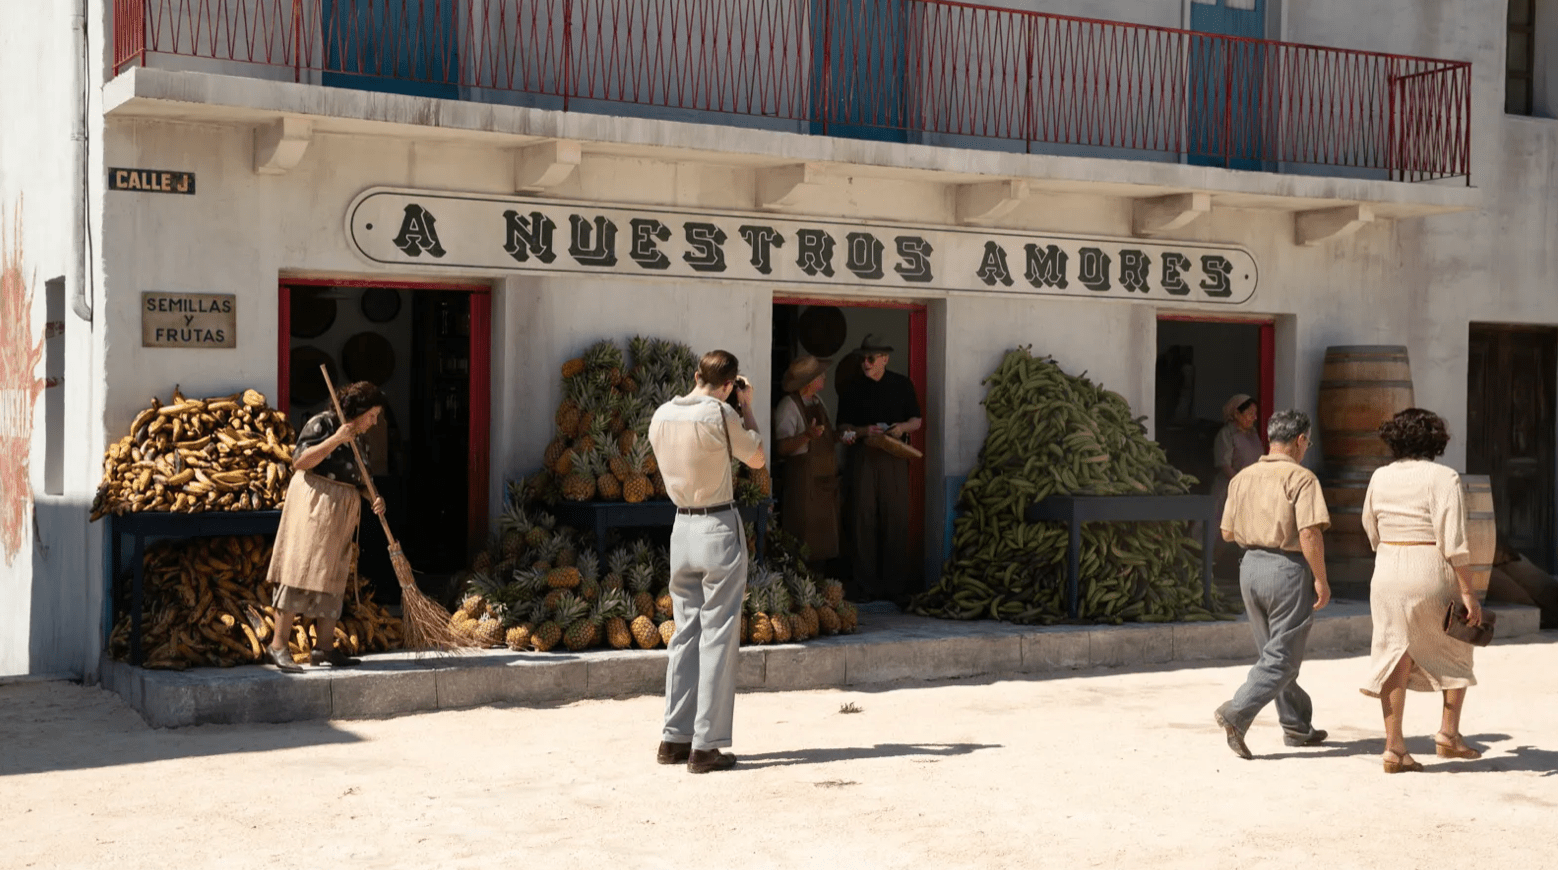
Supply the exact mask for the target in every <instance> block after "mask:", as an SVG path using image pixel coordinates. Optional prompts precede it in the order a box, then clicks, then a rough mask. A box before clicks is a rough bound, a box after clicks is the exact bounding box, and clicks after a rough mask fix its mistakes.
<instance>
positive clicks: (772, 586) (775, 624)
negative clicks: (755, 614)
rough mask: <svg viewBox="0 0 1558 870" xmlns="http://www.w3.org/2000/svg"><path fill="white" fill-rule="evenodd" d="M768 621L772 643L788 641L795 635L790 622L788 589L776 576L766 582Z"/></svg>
mask: <svg viewBox="0 0 1558 870" xmlns="http://www.w3.org/2000/svg"><path fill="white" fill-rule="evenodd" d="M768 622H769V623H770V625H771V627H772V628H773V632H774V643H789V642H790V640H791V639H792V638H794V637H795V631H794V629H793V628H792V627H791V624H790V591H789V590H788V589H786V588H785V585H784V582H783V581H782V580H781V579H779V577H777V576H776V577H775V578H774V580H773V582H771V583H769V584H768Z"/></svg>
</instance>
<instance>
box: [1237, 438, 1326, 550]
mask: <svg viewBox="0 0 1558 870" xmlns="http://www.w3.org/2000/svg"><path fill="white" fill-rule="evenodd" d="M1330 526H1331V514H1330V512H1329V511H1327V510H1326V509H1325V496H1323V495H1321V493H1320V481H1319V479H1318V478H1316V477H1315V474H1314V472H1312V471H1310V470H1309V469H1307V468H1305V467H1304V466H1302V465H1299V464H1298V463H1297V462H1294V461H1293V459H1292V458H1291V457H1288V456H1284V455H1282V454H1280V453H1279V454H1270V453H1268V454H1267V455H1265V456H1262V457H1261V458H1260V461H1259V462H1256V463H1255V464H1254V465H1251V466H1250V467H1248V468H1246V469H1244V470H1243V471H1241V472H1239V473H1238V474H1236V475H1234V477H1233V480H1231V481H1229V482H1228V501H1227V503H1226V504H1224V506H1223V531H1225V532H1232V533H1233V539H1234V541H1235V542H1236V543H1237V544H1238V545H1239V546H1241V547H1246V548H1248V547H1264V548H1266V549H1268V550H1287V551H1288V552H1290V553H1298V552H1302V548H1301V547H1300V546H1299V543H1298V533H1299V531H1300V530H1301V529H1307V528H1312V527H1318V528H1319V529H1320V531H1322V532H1323V531H1325V530H1326V529H1328V528H1330Z"/></svg>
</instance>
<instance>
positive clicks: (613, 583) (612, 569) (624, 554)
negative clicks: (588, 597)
mask: <svg viewBox="0 0 1558 870" xmlns="http://www.w3.org/2000/svg"><path fill="white" fill-rule="evenodd" d="M632 565H633V554H632V553H630V552H628V550H627V548H626V547H618V548H616V549H615V550H612V551H611V552H610V553H609V554H608V555H607V556H606V578H605V579H604V580H602V581H601V587H602V588H604V589H622V588H625V587H626V586H627V580H628V571H629V570H630V569H631V568H632Z"/></svg>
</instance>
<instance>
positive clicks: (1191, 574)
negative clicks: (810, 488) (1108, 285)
mask: <svg viewBox="0 0 1558 870" xmlns="http://www.w3.org/2000/svg"><path fill="white" fill-rule="evenodd" d="M984 384H985V385H986V386H987V387H988V392H987V394H986V396H985V399H984V406H985V417H986V419H987V421H988V423H989V434H988V435H987V436H986V438H985V443H984V447H983V448H982V449H981V450H980V454H979V463H978V465H977V466H976V467H975V469H974V471H973V473H972V474H970V475H969V477H968V480H967V482H965V483H964V485H963V489H962V492H961V493H960V495H959V499H958V508H959V516H958V517H957V518H956V519H955V520H953V526H952V529H953V535H952V545H953V551H952V558H951V559H949V560H948V563H947V565H946V567H945V569H944V570H943V571H942V579H941V582H940V583H938V584H937V585H936V586H935V587H934V588H932V589H930V590H928V591H927V592H925V593H924V594H922V595H920V596H918V597H917V598H916V599H915V601H914V603H913V605H912V609H913V610H914V611H915V612H917V613H921V614H924V615H928V616H939V617H944V618H949V619H986V618H988V619H999V620H1003V621H1007V622H1016V623H1024V624H1044V625H1049V624H1053V623H1056V622H1059V621H1062V619H1064V618H1065V616H1066V601H1065V575H1066V564H1065V559H1066V544H1067V537H1068V533H1067V530H1066V527H1065V526H1064V525H1063V524H1060V523H1030V522H1027V521H1026V520H1025V514H1026V512H1027V510H1028V507H1029V506H1030V505H1032V504H1034V503H1035V502H1038V501H1040V500H1042V499H1045V498H1048V497H1049V496H1051V495H1057V494H1060V495H1065V494H1079V495H1140V494H1150V495H1180V494H1184V493H1187V492H1189V491H1190V488H1191V487H1192V486H1194V485H1195V483H1196V481H1195V478H1193V477H1190V476H1189V475H1185V474H1181V473H1180V472H1179V471H1178V470H1177V469H1175V468H1174V467H1173V466H1171V465H1169V464H1168V458H1167V456H1165V454H1164V453H1163V448H1161V447H1159V446H1158V445H1157V444H1156V443H1154V442H1152V441H1149V440H1148V439H1147V437H1146V429H1145V427H1143V426H1142V425H1141V424H1142V421H1143V420H1145V419H1146V418H1145V417H1132V416H1131V407H1130V404H1129V403H1128V402H1126V401H1125V399H1124V397H1122V396H1121V395H1120V394H1118V393H1115V392H1113V391H1111V390H1106V389H1104V388H1102V387H1101V386H1099V385H1097V384H1095V383H1093V382H1092V381H1090V380H1088V379H1087V377H1086V373H1085V372H1084V373H1083V374H1082V375H1081V376H1076V377H1073V376H1071V375H1068V374H1066V373H1065V372H1064V371H1062V370H1061V368H1060V366H1059V365H1058V364H1056V363H1055V361H1054V360H1053V359H1051V358H1049V357H1035V356H1033V355H1032V353H1030V352H1029V349H1028V348H1027V347H1020V348H1017V349H1015V350H1011V351H1008V352H1007V354H1006V356H1005V357H1004V358H1003V359H1002V361H1001V365H1000V366H999V367H998V368H997V369H996V370H995V372H994V373H993V374H991V375H990V376H989V377H987V378H986V379H985V380H984ZM1080 561H1081V572H1080V585H1081V597H1082V600H1081V601H1080V602H1079V616H1080V617H1081V618H1082V619H1084V620H1087V621H1089V622H1096V623H1111V624H1119V623H1122V622H1125V621H1128V620H1129V621H1141V622H1168V621H1174V620H1211V619H1216V618H1218V616H1217V615H1216V614H1214V613H1212V612H1209V611H1207V610H1206V609H1205V608H1204V607H1203V603H1202V599H1201V580H1200V577H1201V545H1200V542H1199V541H1197V540H1196V539H1195V538H1193V537H1192V536H1190V535H1189V534H1188V533H1187V529H1186V527H1185V524H1183V523H1164V522H1157V523H1091V524H1088V525H1085V526H1084V527H1083V531H1082V549H1081V553H1080Z"/></svg>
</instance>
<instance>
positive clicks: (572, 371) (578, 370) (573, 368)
mask: <svg viewBox="0 0 1558 870" xmlns="http://www.w3.org/2000/svg"><path fill="white" fill-rule="evenodd" d="M586 367H587V366H586V363H585V362H584V357H582V356H576V357H574V358H573V359H571V360H568V361H567V362H565V363H563V380H565V381H566V380H571V379H573V378H576V377H578V376H579V375H582V374H584V371H585V368H586Z"/></svg>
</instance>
